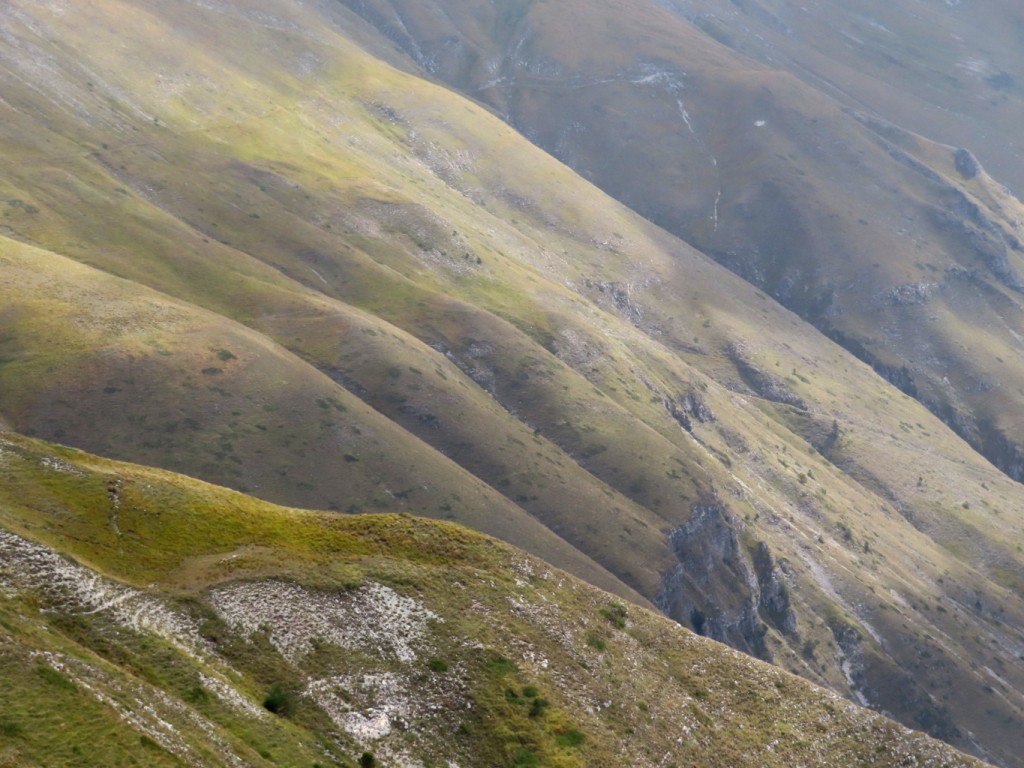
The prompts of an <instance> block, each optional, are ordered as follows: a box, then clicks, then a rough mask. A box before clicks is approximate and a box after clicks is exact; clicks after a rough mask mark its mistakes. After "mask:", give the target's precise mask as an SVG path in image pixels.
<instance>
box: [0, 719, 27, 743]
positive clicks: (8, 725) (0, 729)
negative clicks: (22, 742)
mask: <svg viewBox="0 0 1024 768" xmlns="http://www.w3.org/2000/svg"><path fill="white" fill-rule="evenodd" d="M22 733H24V731H22V729H21V726H20V725H18V724H17V723H15V722H12V721H10V720H0V736H6V737H7V738H9V739H13V738H15V737H16V736H21V734H22Z"/></svg>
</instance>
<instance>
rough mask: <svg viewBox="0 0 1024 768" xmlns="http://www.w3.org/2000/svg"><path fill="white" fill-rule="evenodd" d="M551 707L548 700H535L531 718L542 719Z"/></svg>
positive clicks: (532, 705) (531, 709) (531, 706)
mask: <svg viewBox="0 0 1024 768" xmlns="http://www.w3.org/2000/svg"><path fill="white" fill-rule="evenodd" d="M549 706H551V702H549V701H548V700H547V699H534V700H533V703H532V704H530V717H540V716H541V715H543V714H544V711H545V710H546V709H547V708H548V707H549Z"/></svg>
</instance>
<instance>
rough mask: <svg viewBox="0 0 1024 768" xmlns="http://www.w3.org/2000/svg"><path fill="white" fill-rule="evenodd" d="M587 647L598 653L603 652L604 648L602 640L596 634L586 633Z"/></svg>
mask: <svg viewBox="0 0 1024 768" xmlns="http://www.w3.org/2000/svg"><path fill="white" fill-rule="evenodd" d="M587 645H589V646H590V647H591V648H593V649H595V650H598V651H603V650H604V649H605V647H606V645H605V642H604V640H602V639H601V637H600V635H598V634H597V633H596V632H588V633H587Z"/></svg>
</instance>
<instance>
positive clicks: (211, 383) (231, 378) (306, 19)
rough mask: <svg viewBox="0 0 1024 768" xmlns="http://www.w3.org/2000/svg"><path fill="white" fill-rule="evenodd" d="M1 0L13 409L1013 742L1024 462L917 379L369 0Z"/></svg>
mask: <svg viewBox="0 0 1024 768" xmlns="http://www.w3.org/2000/svg"><path fill="white" fill-rule="evenodd" d="M542 6H543V4H537V7H538V8H540V7H542ZM549 10H550V9H549ZM3 12H4V13H5V14H6V15H5V17H4V19H5V22H6V23H7V24H8V26H7V29H9V30H10V33H9V35H8V37H7V38H5V41H4V43H3V45H0V60H2V61H3V63H4V66H5V67H6V68H7V70H8V71H10V72H12V73H15V74H16V75H17V77H12V78H10V79H9V81H8V82H10V83H11V84H12V85H10V86H9V87H5V89H4V92H3V103H0V110H2V111H3V112H2V114H3V119H4V122H3V125H4V132H3V135H2V137H0V142H2V147H0V149H2V151H0V171H2V172H0V185H2V189H0V199H2V200H6V203H4V205H3V207H2V208H0V213H2V214H3V217H2V218H0V224H2V227H3V229H2V230H0V236H2V237H3V239H2V240H0V294H2V296H0V298H2V301H0V307H3V309H0V317H2V334H3V335H2V336H0V358H2V363H0V383H2V386H0V414H2V419H3V423H5V424H6V425H8V426H9V427H10V428H11V429H14V430H16V431H18V432H21V433H26V434H30V435H33V436H39V437H44V438H51V439H59V440H61V441H63V442H66V443H69V444H72V445H75V446H77V447H80V448H83V449H87V450H91V451H95V452H98V453H102V454H104V455H106V456H108V457H114V458H121V459H137V460H140V461H144V462H145V463H148V464H152V465H156V466H160V467H163V468H165V469H173V470H176V471H183V472H187V473H189V474H192V475H194V476H197V477H200V478H202V479H205V480H208V481H212V482H217V483H220V484H223V485H228V486H231V487H234V488H235V489H237V490H244V491H247V492H250V493H252V494H254V495H257V496H259V497H261V498H263V499H266V500H269V501H274V502H278V503H285V504H289V505H303V506H308V507H316V508H325V509H333V510H336V511H340V512H379V511H410V512H415V513H417V514H422V515H426V516H430V517H434V518H442V519H453V520H456V521H458V522H461V523H464V524H467V525H470V526H473V527H475V528H477V529H480V530H483V531H485V532H487V533H490V534H492V535H496V536H499V537H501V538H504V539H506V540H508V541H511V542H512V543H514V544H516V545H518V546H521V547H523V548H525V549H527V550H529V551H531V552H533V553H534V554H538V555H542V556H543V557H544V558H546V559H547V560H549V561H551V562H553V563H554V564H555V565H557V566H558V567H561V568H565V569H566V570H568V571H571V572H572V573H573V574H575V575H577V576H580V577H583V578H585V579H588V580H590V581H593V582H595V583H597V584H598V585H599V586H602V587H606V588H608V589H610V590H612V591H615V592H617V593H618V594H619V595H620V596H624V597H626V598H628V599H631V600H634V601H636V602H637V603H640V604H644V603H646V604H648V605H651V604H653V605H656V606H657V607H659V608H661V609H662V610H664V611H665V612H666V613H668V614H669V615H670V616H671V617H673V618H675V619H677V620H678V621H680V622H681V623H683V624H685V625H687V626H690V627H693V628H695V629H698V630H700V631H701V632H703V633H704V634H707V635H709V636H712V637H714V638H716V639H720V640H724V641H728V642H729V643H730V644H732V645H734V646H735V647H737V648H741V649H743V650H746V651H747V652H749V653H751V654H755V655H758V656H760V657H762V658H764V659H773V660H774V661H776V662H777V663H778V664H779V665H781V666H783V667H785V668H787V669H789V670H792V671H795V672H797V673H799V674H801V675H804V676H806V677H808V678H810V679H811V680H814V681H816V682H818V683H821V684H823V685H827V686H829V687H831V688H833V689H834V690H836V691H838V692H841V693H842V694H843V695H845V696H848V697H851V698H854V699H857V700H859V701H863V702H865V703H868V704H870V705H872V706H874V707H877V708H879V709H882V710H884V711H887V712H891V713H892V714H893V715H894V716H896V717H898V718H899V719H900V720H901V721H903V722H905V723H907V724H909V725H912V726H913V727H916V728H922V729H925V730H927V731H929V732H930V733H932V734H934V735H937V736H941V737H942V738H945V739H947V740H949V741H950V742H951V743H953V744H955V745H957V746H959V747H961V748H964V749H969V750H973V751H975V752H977V753H979V754H983V755H985V756H987V757H988V758H990V759H992V760H994V761H1000V762H1002V763H1003V764H1008V765H1009V764H1016V763H1015V761H1017V760H1018V759H1019V758H1018V757H1017V755H1019V754H1022V753H1024V752H1022V748H1024V742H1022V740H1024V735H1022V734H1021V733H1020V732H1019V729H1018V728H1016V727H1015V724H1016V723H1017V722H1018V721H1019V718H1020V717H1021V713H1022V712H1024V700H1022V698H1021V693H1020V691H1022V690H1024V679H1022V672H1021V669H1020V665H1019V663H1018V661H1019V658H1018V657H1019V655H1020V648H1021V645H1022V642H1024V639H1022V634H1021V630H1022V627H1024V603H1022V600H1021V597H1020V594H1021V591H1020V587H1021V584H1022V583H1024V565H1022V562H1024V559H1022V553H1021V550H1020V542H1021V541H1022V536H1024V518H1022V516H1021V513H1020V510H1021V509H1022V508H1024V506H1022V504H1021V501H1022V499H1021V490H1020V487H1019V485H1018V484H1017V483H1015V482H1013V481H1011V480H1010V479H1009V478H1008V477H1007V476H1006V475H1004V474H1002V473H1000V472H999V471H997V470H996V469H995V468H994V467H992V466H991V465H990V464H989V463H988V462H986V461H984V460H983V459H982V458H980V457H979V456H978V455H977V454H976V453H975V452H973V451H971V450H970V448H969V447H968V445H967V444H966V443H964V442H963V441H962V440H961V439H959V438H958V437H957V436H956V435H955V434H954V433H953V432H952V431H950V430H949V429H948V428H947V427H945V426H944V425H943V424H942V423H941V422H940V421H939V420H938V419H937V418H935V417H934V416H933V415H932V414H931V413H929V412H928V411H927V410H926V409H925V408H923V407H922V406H921V405H920V404H919V403H918V402H917V401H915V400H914V399H912V398H910V397H908V396H906V395H904V394H902V393H901V392H899V391H898V390H897V389H896V388H894V387H893V386H891V385H890V384H889V383H888V382H886V381H885V380H884V379H882V378H880V377H879V376H878V375H876V373H875V372H873V370H872V369H871V368H870V367H869V366H867V365H865V364H863V363H861V362H859V361H858V360H857V359H855V358H854V357H852V356H851V355H850V354H849V353H847V352H846V351H844V350H843V349H842V348H841V347H839V346H837V345H836V344H834V343H832V342H831V341H829V340H828V339H827V338H826V337H824V336H823V335H822V334H820V333H819V332H817V331H815V330H814V329H813V328H812V327H811V326H809V325H808V324H807V323H806V322H804V321H803V320H801V319H800V318H799V317H798V316H797V315H795V314H792V313H791V312H789V311H787V310H786V309H784V308H782V307H781V306H780V305H779V304H778V303H777V302H775V301H774V300H773V299H772V298H771V297H770V296H768V295H767V294H766V293H764V292H761V291H759V290H758V289H756V288H754V287H752V286H751V285H749V284H748V283H745V282H744V281H742V280H741V279H739V278H738V277H736V276H735V275H733V274H731V273H729V272H728V271H726V270H725V269H723V268H722V267H720V266H718V265H717V264H715V263H714V262H712V261H711V260H709V259H708V258H706V257H705V256H703V255H702V254H700V253H699V252H697V251H695V250H694V249H692V248H691V247H689V246H687V245H685V244H684V243H683V242H681V241H680V240H678V239H676V238H675V237H673V236H671V235H669V234H667V233H666V232H665V231H663V230H660V229H658V228H656V227H655V226H653V225H652V224H650V223H649V222H647V221H645V220H644V219H642V218H640V217H639V216H637V215H636V214H635V213H633V212H632V211H630V210H629V209H627V208H624V207H623V206H621V205H620V204H618V203H615V202H614V201H613V200H611V199H610V198H608V197H607V196H605V195H604V194H602V193H601V192H599V191H598V190H597V189H596V188H594V187H593V186H590V185H589V184H587V183H586V182H585V181H584V180H582V179H581V178H580V177H578V176H576V175H575V174H574V173H573V172H571V171H570V170H568V169H567V168H566V167H565V166H563V165H561V164H559V163H558V162H556V161H555V160H554V159H553V158H552V157H550V156H549V155H546V154H544V153H543V152H542V151H540V150H538V149H537V148H536V147H534V146H532V145H531V144H529V143H528V142H527V141H526V140H525V139H524V138H523V137H522V136H520V135H518V134H517V133H515V132H514V131H513V130H511V129H510V128H509V127H508V126H507V125H505V124H504V123H502V122H501V121H499V120H498V119H497V118H496V117H494V115H492V114H490V113H489V112H487V111H486V110H485V109H483V108H481V107H479V106H477V105H475V104H473V103H472V102H469V101H467V100H466V99H464V98H462V97H459V96H457V95H455V94H454V93H452V92H450V91H448V90H445V89H444V88H441V87H439V86H438V85H436V84H431V83H428V82H426V81H424V80H423V79H420V78H417V77H416V76H414V75H413V74H410V73H409V72H407V71H403V70H402V69H399V68H395V67H393V66H390V65H388V64H385V63H384V62H383V61H382V59H381V58H380V56H385V55H386V56H387V57H389V58H391V59H392V60H393V63H401V55H400V53H399V52H398V51H396V50H394V49H393V48H391V49H388V45H387V43H386V42H385V41H383V40H382V39H381V38H380V37H379V36H376V37H375V36H373V35H372V33H371V31H370V30H368V29H367V28H366V26H365V25H364V24H363V23H362V22H358V21H357V20H355V19H353V18H352V17H351V16H350V15H348V14H347V13H346V12H345V11H344V10H343V9H342V8H341V7H340V6H339V7H334V6H331V9H330V10H326V9H324V8H322V7H321V6H319V5H317V4H314V3H304V2H284V1H283V0H282V1H280V2H279V1H278V0H249V1H248V2H233V3H230V4H228V3H224V4H219V3H204V4H203V5H201V6H200V5H195V4H191V3H185V2H181V3H174V2H171V3H161V4H160V5H159V7H151V4H142V3H136V2H113V1H112V0H104V1H103V2H95V3H92V4H89V5H88V6H83V5H75V6H74V7H70V6H69V7H63V6H61V7H60V8H58V7H57V6H40V5H39V4H34V3H15V4H11V5H10V6H9V8H7V9H5V10H4V11H3ZM594 18H601V17H600V16H595V17H594ZM513 21H514V18H513V17H510V18H509V19H506V20H503V21H502V22H501V24H503V25H505V26H503V27H502V28H503V29H506V31H508V32H509V34H512V31H513V30H512V27H514V26H515V25H514V24H513V23H512V22H513ZM479 23H480V24H481V25H484V26H485V27H487V25H489V24H491V23H492V22H491V21H488V20H487V19H482V20H480V21H479ZM495 23H496V22H495ZM666 23H667V22H666ZM509 25H511V26H509ZM487 28H488V29H489V28H490V27H487ZM128 30H130V33H129V32H128ZM655 31H656V30H652V34H653V33H654V32H655ZM509 39H511V38H509ZM696 39H697V38H695V40H696ZM357 40H358V41H359V42H358V43H357V42H356V41H357ZM707 50H708V56H712V57H718V58H713V60H714V61H718V62H719V63H720V64H721V65H722V66H723V67H724V66H725V64H726V63H728V61H730V60H731V59H730V58H729V57H730V56H731V54H727V53H725V52H723V51H722V50H720V49H719V48H716V47H714V46H712V47H709V48H708V49H707ZM566 55H568V54H566ZM140 61H145V62H148V64H149V66H147V67H140V66H139V62H140ZM406 66H407V67H408V66H411V65H410V64H409V62H408V60H406ZM757 71H758V72H761V74H762V75H765V73H764V72H762V70H760V69H758V70H757ZM644 76H645V77H646V75H644ZM722 76H723V78H728V73H726V72H723V73H722ZM759 76H760V75H759ZM765 76H767V75H765ZM786 82H788V83H789V85H787V86H786V87H787V88H792V89H796V88H797V86H796V85H795V84H794V83H792V82H791V81H786ZM737 108H738V107H737ZM836 119H837V120H838V119H839V118H838V117H837V118H836ZM843 125H847V124H846V123H843ZM851 130H852V129H851ZM857 130H860V129H859V128H858V129H857ZM895 140H896V137H894V138H893V141H895ZM900 140H901V141H902V140H903V139H900ZM932 150H934V147H932V146H930V145H926V144H920V145H919V146H917V147H916V148H915V149H914V151H915V152H919V153H922V154H923V155H925V154H927V153H928V152H930V151H932ZM907 151H908V152H909V151H910V149H908V150H907ZM988 189H989V188H988V187H985V188H984V189H983V188H982V187H981V186H978V187H977V190H976V194H977V195H982V194H983V193H984V194H988V192H986V191H985V190H988ZM989 192H991V194H992V195H995V194H996V193H995V192H994V191H992V190H989ZM992 199H993V200H995V199H996V198H995V197H993V198H992ZM1006 204H1007V205H1008V204H1009V201H1007V202H1006ZM986 205H988V203H986ZM972 349H974V347H972ZM1006 359H1010V358H1004V360H1006ZM339 524H340V523H339ZM345 524H349V523H345ZM353 524H354V523H353ZM111 567H113V566H111ZM432 610H437V609H436V608H434V609H432ZM649 703H650V704H653V702H649Z"/></svg>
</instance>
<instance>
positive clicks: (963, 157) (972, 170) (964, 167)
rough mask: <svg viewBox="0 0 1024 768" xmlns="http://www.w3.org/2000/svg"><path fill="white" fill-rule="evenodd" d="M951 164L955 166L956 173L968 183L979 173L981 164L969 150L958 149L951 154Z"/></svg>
mask: <svg viewBox="0 0 1024 768" xmlns="http://www.w3.org/2000/svg"><path fill="white" fill-rule="evenodd" d="M953 162H954V163H955V164H956V172H957V173H959V174H960V175H961V176H963V177H964V178H965V179H967V180H968V181H969V180H971V179H973V178H974V177H975V176H977V175H978V174H979V173H981V163H979V162H978V159H977V158H976V157H975V156H974V155H973V154H971V151H970V150H969V149H963V148H961V149H958V150H957V151H956V152H955V153H954V154H953Z"/></svg>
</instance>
